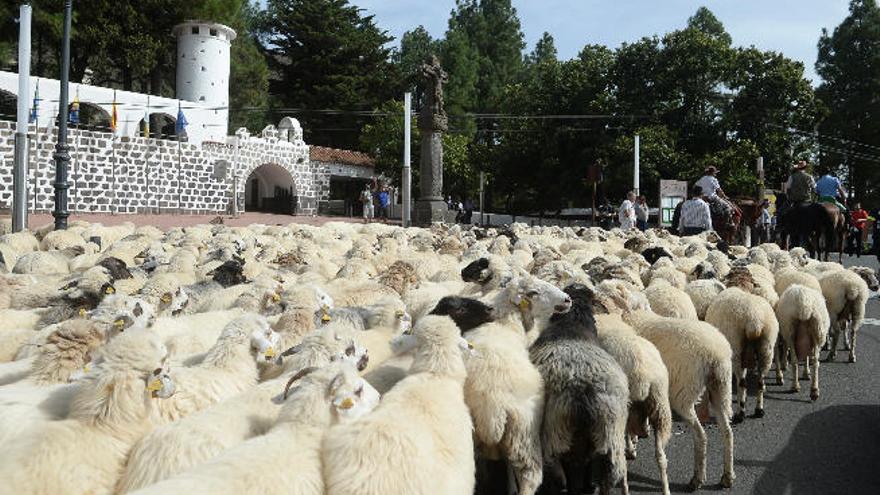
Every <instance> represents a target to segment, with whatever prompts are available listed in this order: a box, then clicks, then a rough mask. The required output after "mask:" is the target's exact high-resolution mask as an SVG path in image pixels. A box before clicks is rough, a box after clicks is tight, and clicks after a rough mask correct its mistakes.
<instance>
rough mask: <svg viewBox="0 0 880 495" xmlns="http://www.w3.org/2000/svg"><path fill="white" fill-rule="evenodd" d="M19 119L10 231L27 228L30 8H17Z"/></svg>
mask: <svg viewBox="0 0 880 495" xmlns="http://www.w3.org/2000/svg"><path fill="white" fill-rule="evenodd" d="M19 12H20V14H19V16H18V19H19V33H18V115H17V117H18V120H17V123H16V125H15V163H14V165H13V168H12V169H13V172H12V191H13V192H12V205H13V206H12V231H13V232H20V231H21V230H23V229H26V228H27V169H28V137H27V132H28V99H29V98H28V96H29V95H30V92H31V6H30V5H28V4H23V5H22V6H21V8H20V9H19Z"/></svg>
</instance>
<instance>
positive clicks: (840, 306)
mask: <svg viewBox="0 0 880 495" xmlns="http://www.w3.org/2000/svg"><path fill="white" fill-rule="evenodd" d="M819 285H820V286H821V288H822V295H823V296H824V297H825V305H826V307H827V308H828V316H830V317H831V349H830V350H829V352H828V356H827V359H828V360H829V361H834V357H835V356H836V355H837V343H838V339H839V338H840V334H841V333H843V334H847V333H849V335H848V336H849V340H850V343H849V362H850V363H854V362H856V338H857V337H858V334H859V329H860V328H861V326H862V322H864V320H865V305H866V304H867V302H868V296H869V295H870V292H869V289H868V284H867V283H865V281H864V280H863V279H862V278H861V277H860V276H859V275H857V274H856V273H854V272H852V271H850V270H833V271H829V272H827V273H825V274H824V275H822V276H820V277H819ZM844 340H846V336H844Z"/></svg>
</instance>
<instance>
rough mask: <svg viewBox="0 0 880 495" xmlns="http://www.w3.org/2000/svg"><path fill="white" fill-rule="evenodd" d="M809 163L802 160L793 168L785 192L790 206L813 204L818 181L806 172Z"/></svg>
mask: <svg viewBox="0 0 880 495" xmlns="http://www.w3.org/2000/svg"><path fill="white" fill-rule="evenodd" d="M806 169H807V162H805V161H804V160H801V161H799V162H797V163H795V164H794V165H792V167H791V175H789V176H788V180H787V181H785V185H784V186H783V188H782V189H783V192H784V193H785V196H786V198H787V199H788V203H789V205H797V204H801V203H811V202H812V201H813V191H814V190H815V189H816V181H815V180H813V176H812V175H810V174H808V173H807V172H806Z"/></svg>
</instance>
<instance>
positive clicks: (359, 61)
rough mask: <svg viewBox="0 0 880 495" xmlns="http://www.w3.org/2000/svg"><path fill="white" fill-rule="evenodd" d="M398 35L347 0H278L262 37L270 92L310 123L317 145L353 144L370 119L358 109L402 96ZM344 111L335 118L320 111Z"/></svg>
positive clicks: (272, 3)
mask: <svg viewBox="0 0 880 495" xmlns="http://www.w3.org/2000/svg"><path fill="white" fill-rule="evenodd" d="M391 40H392V38H391V37H389V36H388V35H387V34H386V33H385V31H382V30H381V29H379V28H378V27H376V24H375V23H374V22H373V16H369V15H363V14H362V11H361V10H360V9H358V8H357V7H355V6H353V5H350V4H349V2H348V1H347V0H270V1H269V3H268V8H267V11H266V15H265V21H264V23H263V32H262V36H261V41H262V44H263V48H264V50H265V51H266V53H267V54H268V56H269V67H270V69H271V70H272V75H271V79H270V90H271V92H272V94H273V96H274V97H275V98H276V99H277V100H278V101H279V102H281V103H282V104H283V105H284V106H285V107H288V108H297V109H304V110H305V111H302V112H298V113H296V115H297V117H299V118H300V120H301V121H303V123H304V125H303V128H304V130H305V134H306V140H307V141H308V142H310V143H313V144H319V145H328V146H337V147H346V148H352V147H354V146H356V145H357V143H358V137H359V134H360V129H361V127H362V126H363V123H364V119H363V118H361V117H358V116H357V115H352V114H351V113H350V112H354V111H369V110H372V109H374V108H377V107H378V106H379V105H380V104H381V103H382V102H384V101H386V100H388V99H390V98H391V97H399V93H400V89H401V88H400V78H399V77H397V75H396V70H395V66H394V65H393V64H391V62H390V50H389V49H388V48H386V46H385V45H386V44H387V43H388V42H390V41H391ZM326 109H334V110H340V111H342V112H343V114H341V115H331V114H328V113H326V112H316V110H326Z"/></svg>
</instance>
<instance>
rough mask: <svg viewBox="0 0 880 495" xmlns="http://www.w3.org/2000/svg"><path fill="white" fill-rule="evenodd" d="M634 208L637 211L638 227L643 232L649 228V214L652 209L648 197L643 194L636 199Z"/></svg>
mask: <svg viewBox="0 0 880 495" xmlns="http://www.w3.org/2000/svg"><path fill="white" fill-rule="evenodd" d="M633 210H635V213H636V227H637V228H638V229H639V230H641V231H642V232H644V231H646V230H648V216H649V215H650V210H649V208H648V199H647V198H646V197H645V196H644V195H641V196H639V197H638V199H637V200H636V204H635V205H634V206H633Z"/></svg>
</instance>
